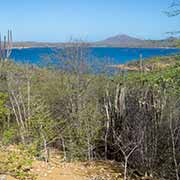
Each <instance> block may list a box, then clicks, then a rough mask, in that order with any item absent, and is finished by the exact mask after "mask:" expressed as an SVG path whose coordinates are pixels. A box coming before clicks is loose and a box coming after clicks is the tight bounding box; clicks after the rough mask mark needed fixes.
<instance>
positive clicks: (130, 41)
mask: <svg viewBox="0 0 180 180" xmlns="http://www.w3.org/2000/svg"><path fill="white" fill-rule="evenodd" d="M142 43H143V40H141V39H138V38H134V37H131V36H128V35H125V34H122V35H116V36H112V37H109V38H107V39H105V40H103V41H100V42H97V44H107V45H117V46H121V45H122V46H127V47H128V46H134V45H135V46H136V45H140V44H142Z"/></svg>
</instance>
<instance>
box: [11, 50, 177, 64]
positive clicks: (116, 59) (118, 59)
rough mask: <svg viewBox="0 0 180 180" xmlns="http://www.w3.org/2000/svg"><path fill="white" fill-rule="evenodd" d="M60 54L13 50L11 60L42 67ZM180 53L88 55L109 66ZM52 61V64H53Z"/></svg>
mask: <svg viewBox="0 0 180 180" xmlns="http://www.w3.org/2000/svg"><path fill="white" fill-rule="evenodd" d="M57 52H58V53H60V52H61V50H60V49H59V50H57V49H56V51H55V49H52V48H27V49H13V51H12V54H11V58H12V59H14V60H15V61H16V62H21V63H30V64H36V65H42V64H46V63H47V62H48V63H49V62H50V61H49V60H53V61H55V59H56V58H55V56H53V55H54V53H57ZM176 53H180V49H175V48H174V49H162V48H153V49H152V48H89V53H88V54H89V55H90V56H91V61H93V59H94V61H96V62H97V61H100V62H104V63H105V62H106V61H110V62H111V64H125V63H126V62H129V61H133V60H138V59H139V57H140V54H142V56H143V58H144V59H145V58H150V57H155V56H166V55H172V54H176ZM47 59H48V61H47ZM53 61H52V62H53Z"/></svg>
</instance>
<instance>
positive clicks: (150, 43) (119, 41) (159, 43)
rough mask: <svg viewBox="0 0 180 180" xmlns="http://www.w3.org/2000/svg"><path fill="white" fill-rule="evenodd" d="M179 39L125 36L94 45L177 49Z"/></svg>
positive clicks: (110, 38) (118, 36) (117, 36)
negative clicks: (145, 38) (144, 38)
mask: <svg viewBox="0 0 180 180" xmlns="http://www.w3.org/2000/svg"><path fill="white" fill-rule="evenodd" d="M177 40H178V39H177V38H174V37H169V38H167V39H162V40H143V39H138V38H135V37H131V36H128V35H125V34H122V35H116V36H112V37H109V38H107V39H105V40H103V41H99V42H96V43H94V45H95V46H111V47H145V48H146V47H147V48H148V47H149V48H155V47H176V41H177Z"/></svg>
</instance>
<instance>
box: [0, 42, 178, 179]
mask: <svg viewBox="0 0 180 180" xmlns="http://www.w3.org/2000/svg"><path fill="white" fill-rule="evenodd" d="M83 51H84V48H81V47H80V46H79V44H78V46H77V47H72V48H70V49H69V48H68V49H66V52H65V54H64V56H65V57H66V59H68V60H69V61H67V63H66V64H64V67H63V68H62V69H54V68H51V67H50V68H48V67H47V68H39V67H34V66H32V65H18V64H14V63H13V62H11V61H9V60H2V61H1V62H0V123H1V126H0V143H1V148H0V152H2V157H3V158H5V159H4V160H3V161H2V162H0V164H1V165H0V173H1V174H7V175H11V176H13V177H16V178H18V179H35V177H34V172H32V171H31V166H32V163H33V162H34V161H35V159H36V160H38V161H44V162H45V163H47V164H48V163H49V162H51V161H52V160H53V156H51V154H52V152H53V151H54V150H55V149H56V152H58V153H61V157H62V158H61V160H57V161H55V163H56V164H57V165H61V163H62V162H75V161H80V162H83V161H85V162H94V161H98V160H100V161H102V160H103V161H105V162H108V161H116V162H119V163H120V164H119V167H120V169H121V170H120V171H119V172H117V173H119V176H117V179H122V178H123V179H124V180H127V179H128V178H131V179H134V178H135V177H136V178H137V177H138V178H139V179H143V178H144V179H145V178H146V179H148V178H149V179H167V180H173V179H177V177H178V176H179V168H180V167H179V162H180V156H179V150H180V149H179V147H180V138H179V135H180V133H179V132H180V121H179V115H180V114H179V113H180V109H179V108H180V106H179V104H180V88H179V87H180V64H179V60H180V58H179V56H175V57H173V58H172V57H168V58H167V57H164V58H163V57H161V58H160V59H159V58H154V59H152V60H150V62H152V61H153V62H154V63H156V62H159V61H161V62H163V61H164V62H167V61H168V62H169V61H171V62H173V63H171V64H169V66H166V67H164V68H154V69H153V68H152V69H151V71H145V70H138V71H132V72H131V71H128V72H127V71H125V72H124V71H120V72H119V73H118V74H116V75H114V76H109V75H107V74H106V73H101V74H97V75H95V74H91V73H89V71H88V69H89V67H87V66H86V63H85V59H84V58H82V57H83V56H82V54H83ZM174 59H175V60H176V61H174ZM146 63H147V64H148V61H147V62H146V61H144V62H143V64H141V66H143V67H144V66H145V64H146ZM66 66H67V67H66ZM12 145H13V147H14V146H15V147H16V146H17V145H18V146H20V149H19V148H18V149H17V150H16V148H15V151H14V150H13V151H10V152H9V153H7V152H8V151H9V150H10V148H9V147H11V146H12ZM0 156H1V153H0ZM6 157H7V158H6ZM22 157H23V158H22ZM83 168H84V169H86V168H85V166H83ZM58 171H60V169H58V170H57V173H58ZM100 171H101V170H100V169H99V170H98V172H100ZM120 174H121V175H120ZM134 176H135V177H134ZM98 178H99V179H103V178H104V177H103V176H102V175H101V176H100V177H97V178H96V179H98ZM109 178H110V177H109ZM91 179H92V178H91ZM111 179H113V178H111ZM106 180H107V179H106Z"/></svg>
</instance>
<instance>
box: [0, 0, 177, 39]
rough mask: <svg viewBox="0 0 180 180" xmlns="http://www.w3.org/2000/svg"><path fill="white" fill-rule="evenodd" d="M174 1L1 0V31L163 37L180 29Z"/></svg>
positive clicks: (25, 35)
mask: <svg viewBox="0 0 180 180" xmlns="http://www.w3.org/2000/svg"><path fill="white" fill-rule="evenodd" d="M171 3H172V0H0V17H1V20H0V32H1V33H2V34H3V33H6V32H7V30H8V29H12V31H13V38H14V40H15V41H42V42H65V41H68V40H70V38H73V39H81V40H84V41H99V40H102V39H105V38H107V37H110V36H114V35H118V34H128V35H130V36H135V37H137V38H142V39H162V38H165V37H167V36H170V35H167V33H166V32H169V31H176V30H180V28H179V25H180V21H179V20H180V16H179V17H178V16H177V17H173V18H169V17H167V15H166V14H165V13H164V11H167V10H168V7H169V6H170V5H171Z"/></svg>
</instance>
